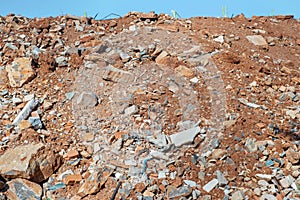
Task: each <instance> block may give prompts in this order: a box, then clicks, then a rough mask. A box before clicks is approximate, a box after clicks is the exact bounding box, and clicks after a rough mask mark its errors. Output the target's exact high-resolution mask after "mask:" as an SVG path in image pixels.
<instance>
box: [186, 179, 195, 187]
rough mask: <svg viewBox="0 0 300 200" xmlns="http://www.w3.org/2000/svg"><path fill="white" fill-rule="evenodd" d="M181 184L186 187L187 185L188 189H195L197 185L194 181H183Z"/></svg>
mask: <svg viewBox="0 0 300 200" xmlns="http://www.w3.org/2000/svg"><path fill="white" fill-rule="evenodd" d="M183 182H184V183H185V184H187V185H189V186H190V187H196V185H197V183H196V182H195V181H191V180H183Z"/></svg>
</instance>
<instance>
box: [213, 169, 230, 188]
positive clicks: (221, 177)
mask: <svg viewBox="0 0 300 200" xmlns="http://www.w3.org/2000/svg"><path fill="white" fill-rule="evenodd" d="M216 174H217V179H218V183H219V186H224V185H227V184H228V181H227V180H226V178H225V176H224V175H223V173H222V172H221V171H220V170H217V171H216Z"/></svg>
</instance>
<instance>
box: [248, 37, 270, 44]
mask: <svg viewBox="0 0 300 200" xmlns="http://www.w3.org/2000/svg"><path fill="white" fill-rule="evenodd" d="M246 38H247V39H248V41H249V42H251V43H253V44H254V45H257V46H267V45H268V43H267V41H266V40H265V38H264V37H263V36H261V35H248V36H246Z"/></svg>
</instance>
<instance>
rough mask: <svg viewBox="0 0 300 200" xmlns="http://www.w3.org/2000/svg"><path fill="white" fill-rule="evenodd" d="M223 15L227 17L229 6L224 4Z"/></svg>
mask: <svg viewBox="0 0 300 200" xmlns="http://www.w3.org/2000/svg"><path fill="white" fill-rule="evenodd" d="M222 16H223V17H227V6H222Z"/></svg>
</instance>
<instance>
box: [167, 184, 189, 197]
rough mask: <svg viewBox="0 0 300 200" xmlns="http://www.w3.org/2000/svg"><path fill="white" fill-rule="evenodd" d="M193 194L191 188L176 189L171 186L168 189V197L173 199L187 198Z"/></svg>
mask: <svg viewBox="0 0 300 200" xmlns="http://www.w3.org/2000/svg"><path fill="white" fill-rule="evenodd" d="M191 193H192V189H191V188H190V187H189V186H186V185H185V186H181V187H179V188H175V187H174V186H170V187H169V188H168V189H167V197H168V198H170V199H172V198H176V197H186V196H189V195H190V194H191Z"/></svg>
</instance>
